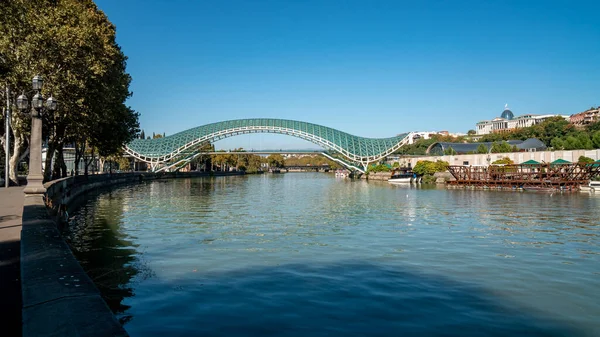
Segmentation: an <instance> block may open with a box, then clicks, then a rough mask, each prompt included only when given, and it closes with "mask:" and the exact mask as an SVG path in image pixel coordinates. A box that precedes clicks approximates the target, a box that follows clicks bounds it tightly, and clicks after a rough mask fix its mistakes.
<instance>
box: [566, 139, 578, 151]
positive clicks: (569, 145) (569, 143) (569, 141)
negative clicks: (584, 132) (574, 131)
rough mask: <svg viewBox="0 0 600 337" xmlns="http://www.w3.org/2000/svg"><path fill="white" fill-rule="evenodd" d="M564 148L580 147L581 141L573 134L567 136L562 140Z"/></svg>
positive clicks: (575, 148)
mask: <svg viewBox="0 0 600 337" xmlns="http://www.w3.org/2000/svg"><path fill="white" fill-rule="evenodd" d="M563 144H564V149H565V150H577V149H579V148H581V143H580V142H579V140H578V139H577V138H576V137H574V136H567V138H565V140H564V143H563Z"/></svg>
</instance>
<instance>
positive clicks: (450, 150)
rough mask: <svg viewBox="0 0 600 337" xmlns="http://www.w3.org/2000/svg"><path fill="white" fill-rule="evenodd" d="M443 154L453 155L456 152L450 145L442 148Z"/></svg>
mask: <svg viewBox="0 0 600 337" xmlns="http://www.w3.org/2000/svg"><path fill="white" fill-rule="evenodd" d="M444 154H445V155H451V156H453V155H455V154H456V151H455V150H454V149H453V148H452V146H448V148H447V149H445V150H444Z"/></svg>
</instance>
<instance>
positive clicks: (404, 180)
mask: <svg viewBox="0 0 600 337" xmlns="http://www.w3.org/2000/svg"><path fill="white" fill-rule="evenodd" d="M413 177H414V173H413V172H412V171H409V170H400V171H398V172H393V173H392V176H391V177H390V178H389V179H388V183H392V184H410V183H411V182H412V180H413Z"/></svg>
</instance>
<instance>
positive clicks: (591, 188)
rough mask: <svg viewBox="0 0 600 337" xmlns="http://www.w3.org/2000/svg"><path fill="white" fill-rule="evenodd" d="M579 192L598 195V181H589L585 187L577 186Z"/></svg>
mask: <svg viewBox="0 0 600 337" xmlns="http://www.w3.org/2000/svg"><path fill="white" fill-rule="evenodd" d="M579 190H580V191H581V192H589V193H596V192H599V193H600V181H590V182H589V184H587V185H581V186H579Z"/></svg>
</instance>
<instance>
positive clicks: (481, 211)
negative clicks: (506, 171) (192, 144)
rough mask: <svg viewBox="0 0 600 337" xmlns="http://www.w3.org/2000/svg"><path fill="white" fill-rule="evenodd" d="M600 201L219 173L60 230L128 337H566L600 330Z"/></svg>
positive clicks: (143, 193) (122, 194)
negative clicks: (273, 336)
mask: <svg viewBox="0 0 600 337" xmlns="http://www.w3.org/2000/svg"><path fill="white" fill-rule="evenodd" d="M598 206H600V198H591V197H590V196H587V195H561V194H554V195H550V194H541V193H518V192H517V193H513V192H498V191H472V190H445V189H439V188H435V187H434V188H410V187H409V188H403V187H397V186H393V185H392V186H391V185H389V184H387V183H372V182H371V183H368V182H364V181H356V182H349V181H340V180H336V179H333V178H332V177H329V176H327V175H324V174H286V175H263V176H248V177H220V178H201V179H182V180H173V181H155V182H150V183H145V184H140V185H136V186H129V187H123V188H119V189H117V190H115V191H113V192H111V193H106V194H102V195H99V196H96V197H94V198H91V199H90V200H89V201H88V203H87V204H85V205H84V206H83V207H82V208H81V210H80V211H79V212H78V213H76V216H75V218H74V219H73V221H72V223H71V228H70V230H69V231H68V232H67V233H66V234H67V236H68V238H69V240H70V241H71V244H72V247H73V249H74V252H75V254H76V256H77V258H78V259H79V260H80V261H82V264H83V265H84V268H85V269H86V270H88V271H89V273H90V275H91V276H92V278H94V279H95V280H96V282H97V283H98V285H99V288H100V289H101V291H102V292H103V294H104V296H105V297H106V298H107V301H108V303H109V305H110V306H111V308H112V309H113V310H114V311H115V312H116V313H117V314H118V316H119V317H120V318H121V319H122V321H123V322H127V324H126V325H125V328H126V329H127V330H128V331H129V332H130V333H131V334H132V336H134V335H194V334H199V333H202V334H208V335H223V336H224V335H229V334H239V335H264V334H267V335H268V334H277V335H282V334H283V335H285V334H287V335H301V334H307V332H308V331H310V334H311V335H319V334H322V335H325V334H328V335H339V336H346V335H389V334H390V333H391V334H395V333H397V334H407V335H412V334H416V335H427V334H431V335H439V334H441V335H490V334H492V335H493V334H496V335H515V334H521V335H548V336H551V335H561V334H562V335H576V336H577V335H595V334H596V333H600V325H599V324H598V322H597V321H596V319H595V318H596V317H597V316H599V315H600V305H599V304H598V303H600V295H599V294H598V293H597V292H596V289H597V288H598V287H600V281H599V279H598V277H597V276H598V275H599V273H600V269H599V266H600V257H599V256H598V255H599V252H600V242H598V240H597V236H598V229H599V228H598V221H597V219H598V215H599V213H598V211H597V210H598ZM134 294H135V296H134ZM550 322H553V323H550ZM492 327H493V328H494V329H495V330H494V329H492ZM574 327H576V328H574ZM478 331H482V332H481V333H480V332H478ZM445 332H447V333H445ZM461 333H462V334H461Z"/></svg>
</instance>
